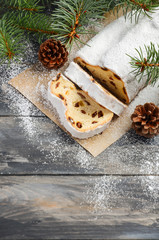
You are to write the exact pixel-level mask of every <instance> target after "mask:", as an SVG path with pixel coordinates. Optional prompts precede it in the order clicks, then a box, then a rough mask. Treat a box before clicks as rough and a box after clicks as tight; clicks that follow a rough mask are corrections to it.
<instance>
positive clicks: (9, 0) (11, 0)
mask: <svg viewBox="0 0 159 240" xmlns="http://www.w3.org/2000/svg"><path fill="white" fill-rule="evenodd" d="M0 7H1V8H4V9H6V11H7V10H12V11H26V12H30V13H33V12H41V11H42V10H43V9H44V7H43V6H39V0H27V1H26V0H19V1H17V0H5V1H4V2H3V3H2V4H1V5H0Z"/></svg>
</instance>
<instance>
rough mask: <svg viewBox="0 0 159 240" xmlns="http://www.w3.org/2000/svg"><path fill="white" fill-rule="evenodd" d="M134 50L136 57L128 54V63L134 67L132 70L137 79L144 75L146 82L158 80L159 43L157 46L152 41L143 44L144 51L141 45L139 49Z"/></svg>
mask: <svg viewBox="0 0 159 240" xmlns="http://www.w3.org/2000/svg"><path fill="white" fill-rule="evenodd" d="M157 48H158V49H157ZM135 50H136V52H137V54H138V56H137V57H132V56H129V55H128V56H129V57H130V58H131V61H130V64H131V66H132V68H133V69H134V70H133V71H132V72H133V73H134V74H135V77H136V78H137V79H138V80H139V81H141V79H142V78H143V77H145V76H146V78H147V81H146V84H149V83H150V84H152V85H154V84H155V83H156V81H157V80H159V45H157V47H156V46H155V44H153V43H151V44H150V46H146V45H144V52H143V49H142V48H141V47H140V48H139V50H138V49H135Z"/></svg>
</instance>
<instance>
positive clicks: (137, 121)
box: [131, 103, 159, 138]
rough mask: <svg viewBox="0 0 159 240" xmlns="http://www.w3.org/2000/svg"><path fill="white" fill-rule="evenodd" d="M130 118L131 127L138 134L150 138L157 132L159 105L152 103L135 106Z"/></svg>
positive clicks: (158, 127)
mask: <svg viewBox="0 0 159 240" xmlns="http://www.w3.org/2000/svg"><path fill="white" fill-rule="evenodd" d="M131 120H132V121H133V123H132V128H134V129H135V131H136V133H137V134H139V135H140V136H144V137H146V138H151V137H154V136H156V135H158V134H159V107H157V106H156V105H155V104H154V103H145V104H144V105H138V106H136V108H135V111H134V113H133V114H132V115H131Z"/></svg>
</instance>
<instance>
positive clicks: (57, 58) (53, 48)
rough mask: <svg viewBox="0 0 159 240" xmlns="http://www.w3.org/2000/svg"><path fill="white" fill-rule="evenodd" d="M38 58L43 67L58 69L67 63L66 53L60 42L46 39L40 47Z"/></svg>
mask: <svg viewBox="0 0 159 240" xmlns="http://www.w3.org/2000/svg"><path fill="white" fill-rule="evenodd" d="M38 57H39V60H40V62H41V63H42V64H43V65H44V67H46V68H48V69H58V68H60V67H62V66H63V65H64V64H65V62H66V61H67V59H68V52H67V49H66V47H65V46H64V45H63V44H62V43H61V42H60V41H56V40H54V39H48V40H46V41H45V42H44V43H42V44H41V45H40V49H39V53H38Z"/></svg>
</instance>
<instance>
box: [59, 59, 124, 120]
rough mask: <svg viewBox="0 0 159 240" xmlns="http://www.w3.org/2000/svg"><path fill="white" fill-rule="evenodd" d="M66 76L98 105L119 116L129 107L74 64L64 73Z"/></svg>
mask: <svg viewBox="0 0 159 240" xmlns="http://www.w3.org/2000/svg"><path fill="white" fill-rule="evenodd" d="M64 74H65V76H66V77H67V78H69V79H70V80H71V81H73V82H74V83H76V84H77V85H78V86H79V87H80V88H82V90H84V91H85V92H87V93H88V95H89V96H90V97H91V98H93V99H94V100H95V101H96V102H97V103H99V104H100V105H102V106H103V107H105V108H107V109H109V110H110V111H112V112H113V113H115V114H117V115H118V116H119V115H120V114H121V113H122V112H123V111H124V109H125V108H126V107H127V106H126V105H125V104H123V103H122V102H121V101H119V100H118V99H117V98H116V97H114V96H113V95H112V94H111V93H110V92H108V91H107V90H106V89H105V88H103V87H102V86H101V84H99V83H98V82H97V81H96V80H95V79H94V78H93V77H91V76H90V75H89V74H88V73H87V72H86V71H84V70H83V69H82V68H80V66H79V65H78V64H76V63H74V62H71V63H70V65H69V67H68V68H67V69H66V70H65V72H64Z"/></svg>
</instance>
